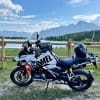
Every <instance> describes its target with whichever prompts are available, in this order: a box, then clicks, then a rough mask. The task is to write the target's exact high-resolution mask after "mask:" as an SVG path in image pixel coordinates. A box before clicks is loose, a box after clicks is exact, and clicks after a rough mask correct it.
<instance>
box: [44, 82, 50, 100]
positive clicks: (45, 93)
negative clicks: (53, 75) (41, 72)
mask: <svg viewBox="0 0 100 100" xmlns="http://www.w3.org/2000/svg"><path fill="white" fill-rule="evenodd" d="M49 83H50V80H47V85H46V89H45V92H44V96H45V100H47V98H46V97H47V90H48V86H49Z"/></svg>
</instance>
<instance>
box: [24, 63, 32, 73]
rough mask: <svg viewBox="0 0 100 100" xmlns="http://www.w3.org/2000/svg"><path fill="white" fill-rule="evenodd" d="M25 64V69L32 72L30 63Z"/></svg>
mask: <svg viewBox="0 0 100 100" xmlns="http://www.w3.org/2000/svg"><path fill="white" fill-rule="evenodd" d="M23 66H24V67H25V69H26V71H27V72H32V68H31V66H30V65H28V64H24V65H23Z"/></svg>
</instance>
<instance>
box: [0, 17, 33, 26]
mask: <svg viewBox="0 0 100 100" xmlns="http://www.w3.org/2000/svg"><path fill="white" fill-rule="evenodd" d="M5 18H6V17H5ZM0 23H1V24H8V25H30V24H32V23H31V22H28V21H23V20H13V21H8V20H6V21H0Z"/></svg>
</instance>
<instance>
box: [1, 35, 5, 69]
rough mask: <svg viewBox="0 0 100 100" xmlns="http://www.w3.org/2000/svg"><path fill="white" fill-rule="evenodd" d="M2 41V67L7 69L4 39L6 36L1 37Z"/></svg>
mask: <svg viewBox="0 0 100 100" xmlns="http://www.w3.org/2000/svg"><path fill="white" fill-rule="evenodd" d="M1 41H2V58H1V60H2V68H3V69H5V41H4V37H2V38H1Z"/></svg>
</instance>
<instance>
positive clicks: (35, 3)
mask: <svg viewBox="0 0 100 100" xmlns="http://www.w3.org/2000/svg"><path fill="white" fill-rule="evenodd" d="M80 20H81V21H86V22H89V23H90V22H92V23H95V24H97V25H99V26H100V0H0V31H2V30H6V31H19V32H30V33H33V32H39V31H41V30H46V29H50V28H55V27H59V26H67V25H69V24H72V23H77V22H78V21H80Z"/></svg>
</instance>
